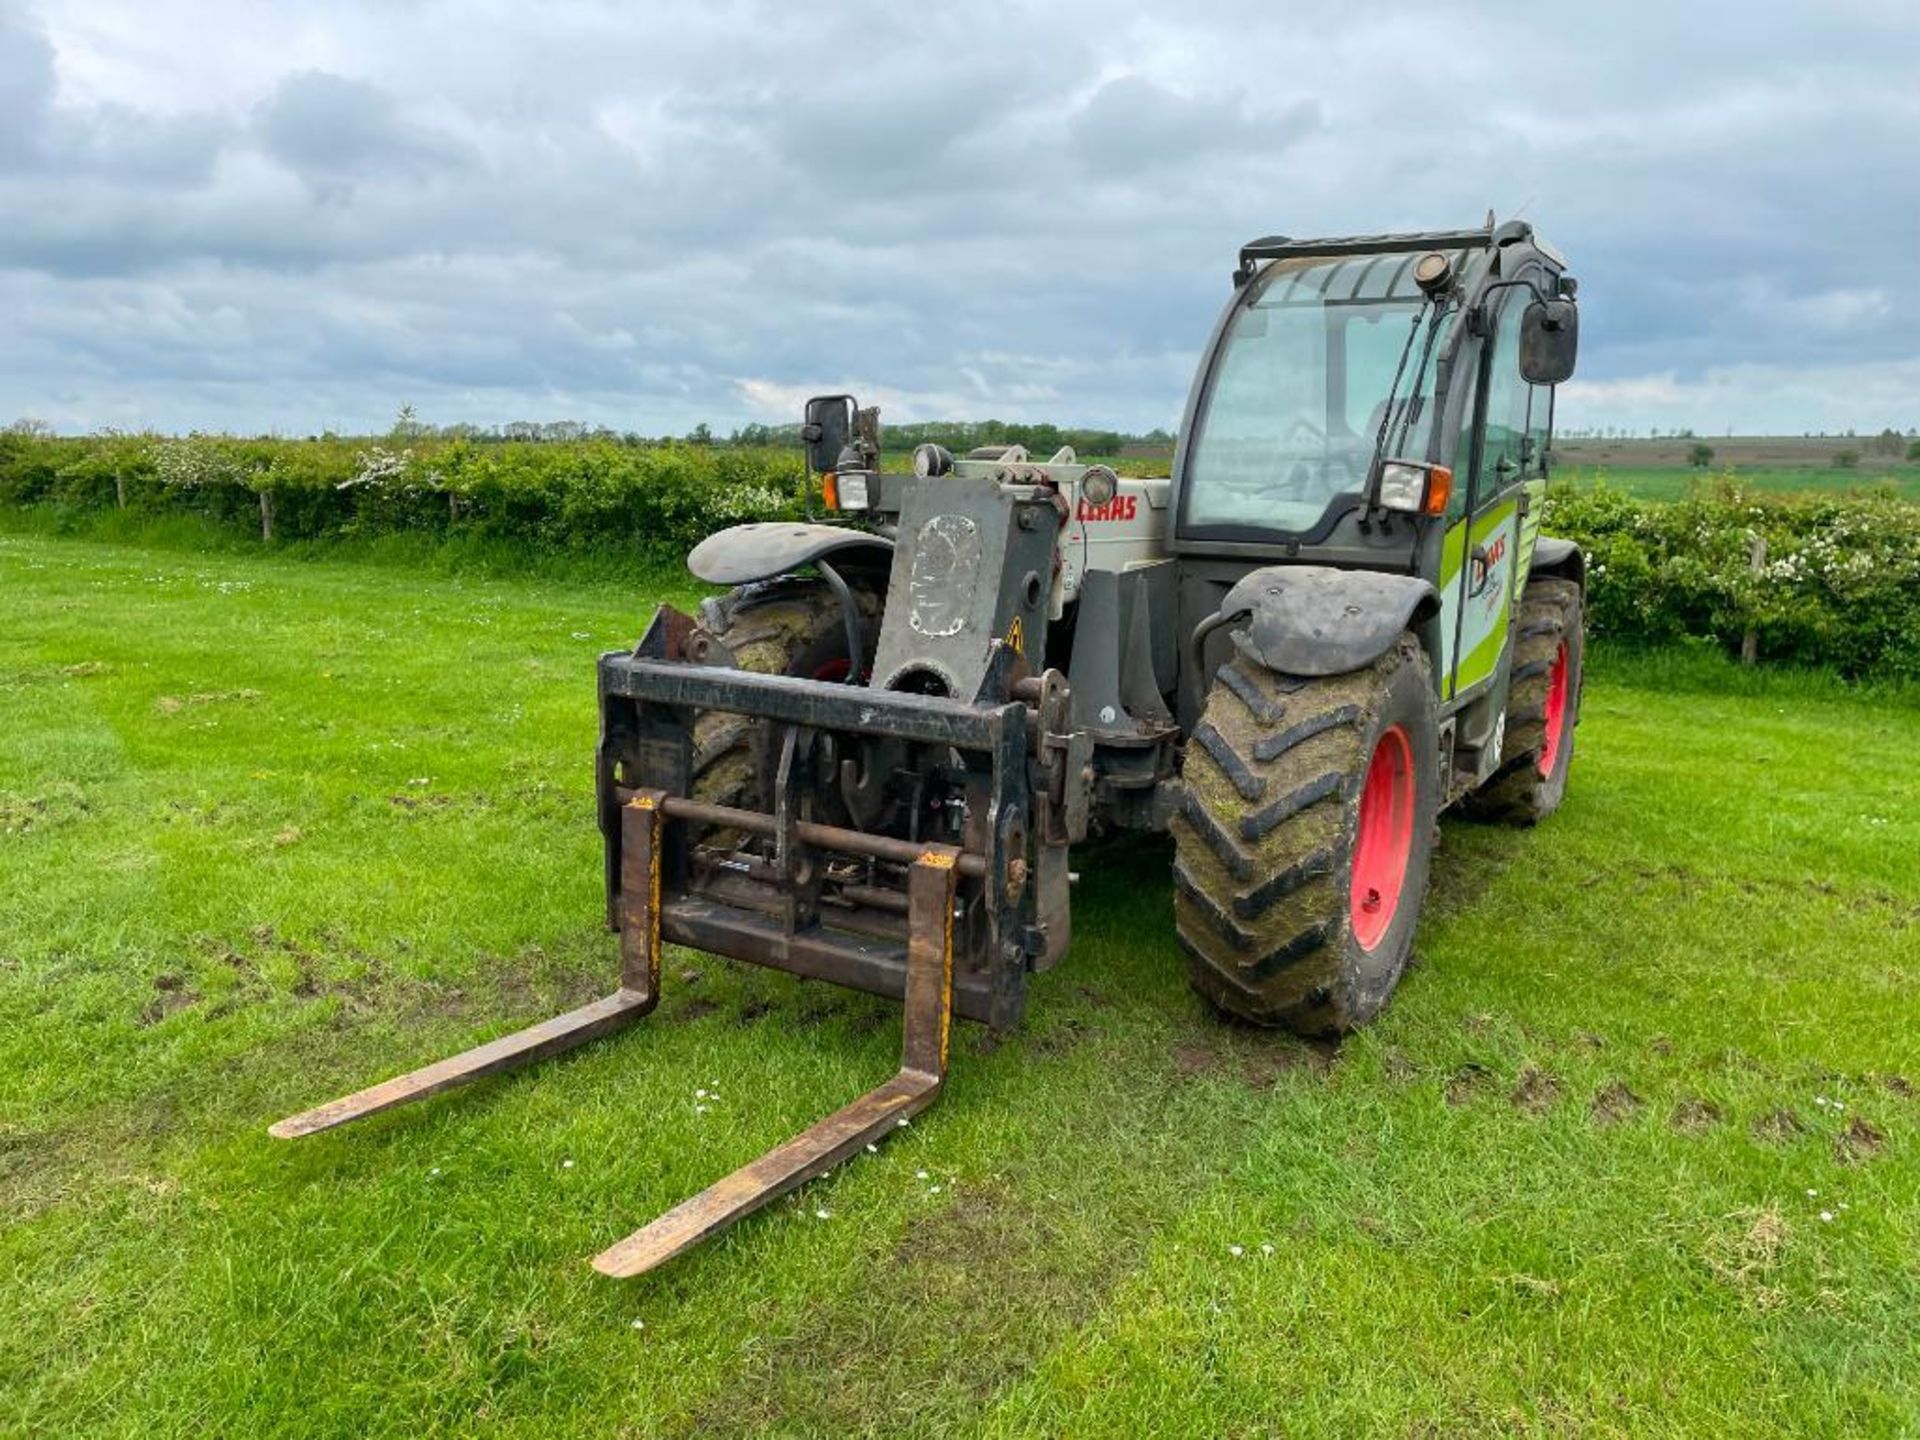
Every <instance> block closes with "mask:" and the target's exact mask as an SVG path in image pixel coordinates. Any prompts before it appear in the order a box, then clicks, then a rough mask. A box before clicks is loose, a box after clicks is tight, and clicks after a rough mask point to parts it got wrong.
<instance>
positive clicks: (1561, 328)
mask: <svg viewBox="0 0 1920 1440" xmlns="http://www.w3.org/2000/svg"><path fill="white" fill-rule="evenodd" d="M1579 349H1580V311H1579V310H1578V309H1577V308H1576V307H1575V305H1574V303H1573V301H1571V300H1535V301H1534V302H1533V303H1532V304H1530V305H1528V306H1527V313H1526V314H1525V315H1523V316H1522V317H1521V320H1520V377H1521V378H1522V379H1523V380H1525V381H1526V382H1527V383H1528V384H1529V385H1558V384H1559V383H1560V382H1561V381H1562V380H1565V379H1568V378H1569V377H1570V376H1571V375H1572V374H1573V362H1574V358H1575V356H1576V354H1577V353H1578V352H1579Z"/></svg>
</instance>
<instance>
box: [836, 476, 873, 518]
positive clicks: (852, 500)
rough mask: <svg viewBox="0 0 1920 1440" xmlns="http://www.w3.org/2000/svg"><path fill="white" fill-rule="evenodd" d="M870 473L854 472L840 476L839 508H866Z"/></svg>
mask: <svg viewBox="0 0 1920 1440" xmlns="http://www.w3.org/2000/svg"><path fill="white" fill-rule="evenodd" d="M872 478H873V477H872V476H871V475H866V474H862V473H858V472H856V473H854V474H852V475H842V476H841V477H840V508H841V509H842V510H864V509H866V508H867V484H868V482H869V481H870V480H872Z"/></svg>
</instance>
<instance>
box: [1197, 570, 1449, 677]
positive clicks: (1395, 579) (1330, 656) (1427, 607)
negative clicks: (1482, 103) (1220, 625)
mask: <svg viewBox="0 0 1920 1440" xmlns="http://www.w3.org/2000/svg"><path fill="white" fill-rule="evenodd" d="M1220 613H1221V614H1222V615H1242V614H1244V615H1246V616H1248V617H1249V623H1248V625H1247V629H1246V641H1245V643H1246V645H1247V646H1248V648H1250V649H1251V650H1252V652H1253V656H1254V658H1255V659H1257V660H1259V661H1260V663H1261V664H1263V665H1265V666H1266V667H1267V668H1268V669H1270V670H1279V671H1283V672H1285V673H1286V674H1289V675H1344V674H1345V673H1347V672H1348V671H1349V670H1358V669H1359V668H1360V667H1361V666H1363V665H1371V664H1372V663H1373V662H1374V661H1375V660H1378V659H1379V658H1380V657H1381V656H1382V655H1384V654H1386V653H1387V649H1388V647H1390V646H1391V645H1392V644H1393V642H1394V641H1396V640H1398V639H1399V638H1400V635H1401V633H1402V632H1403V631H1405V630H1407V629H1409V628H1411V629H1414V630H1415V631H1422V630H1424V629H1426V628H1427V627H1426V625H1425V622H1426V621H1428V620H1430V619H1432V618H1433V617H1434V616H1436V615H1438V614H1439V613H1440V595H1439V592H1438V591H1436V590H1435V589H1434V588H1433V586H1432V585H1430V584H1429V583H1428V582H1427V581H1425V580H1422V579H1419V578H1418V577H1417V576H1413V575H1382V574H1379V573H1378V572H1375V571H1371V570H1334V569H1329V568H1328V567H1326V566H1324V565H1273V566H1269V567H1267V568H1266V569H1264V570H1254V571H1252V572H1250V573H1249V574H1247V575H1244V576H1242V577H1241V579H1240V583H1239V584H1237V585H1235V586H1234V587H1233V589H1231V590H1229V591H1228V592H1227V598H1226V599H1225V600H1223V601H1222V602H1221V604H1220ZM1421 643H1422V644H1425V645H1426V646H1427V649H1428V651H1429V653H1431V652H1432V649H1433V646H1432V643H1431V641H1430V639H1429V637H1428V636H1426V635H1424V634H1422V635H1421Z"/></svg>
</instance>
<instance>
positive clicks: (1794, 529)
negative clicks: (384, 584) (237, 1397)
mask: <svg viewBox="0 0 1920 1440" xmlns="http://www.w3.org/2000/svg"><path fill="white" fill-rule="evenodd" d="M801 483H802V469H801V461H800V456H799V454H798V452H797V451H795V450H792V449H779V448H772V447H747V446H734V445H703V444H681V443H660V444H648V445H634V444H626V443H621V442H619V441H617V440H599V439H588V440H580V441H573V442H522V441H483V440H482V441H476V440H471V439H465V438H460V439H443V438H435V437H416V438H412V439H399V438H393V439H374V440H366V439H336V438H332V437H326V438H321V439H315V440H276V439H255V440H249V439H240V438H235V437H231V436H223V435H189V436H186V437H184V438H177V439H176V438H169V437H164V436H156V435H111V434H109V435H94V436H86V437H53V436H45V435H33V434H22V433H13V432H7V433H0V504H4V505H13V506H34V507H40V508H42V509H45V510H50V511H52V512H53V513H54V514H55V515H56V516H57V517H61V518H63V519H70V520H72V521H73V522H74V523H75V524H78V523H80V522H81V521H82V520H83V519H84V517H85V516H87V515H88V514H89V513H91V512H99V511H104V510H111V509H116V508H118V509H122V510H127V511H130V512H134V513H135V514H152V515H162V514H167V513H183V512H184V513H192V514H198V515H201V516H205V517H208V518H210V519H212V520H213V521H215V522H217V523H219V524H223V525H228V526H231V527H233V528H235V529H236V530H239V529H245V530H246V531H250V532H251V533H254V534H257V535H263V536H265V537H266V538H269V539H272V540H274V541H286V540H325V539H329V538H335V537H338V538H347V537H374V536H381V535H392V534H409V535H425V536H427V537H430V538H453V537H472V538H474V539H478V540H483V541H497V542H504V543H506V544H508V545H511V546H515V547H520V548H523V549H528V550H533V551H557V552H572V553H582V554H595V555H601V556H608V555H621V554H628V555H634V556H636V557H644V558H647V559H654V560H659V559H673V558H677V557H679V556H681V555H684V554H685V553H686V551H687V550H688V549H689V548H691V547H692V546H693V545H695V544H697V543H698V542H699V541H700V540H701V539H703V538H704V537H705V536H707V535H709V534H711V533H712V532H713V531H714V530H716V529H718V528H719V527H721V526H723V525H728V524H733V523H736V522H739V521H743V520H762V519H781V518H789V517H793V516H796V515H798V514H799V513H800V510H801V501H800V496H801ZM1543 523H1544V526H1545V528H1546V529H1547V530H1549V531H1551V532H1552V533H1554V534H1558V535H1565V536H1567V537H1569V538H1571V539H1574V540H1576V541H1578V542H1579V544H1580V545H1581V547H1582V548H1583V549H1584V550H1585V551H1586V553H1587V557H1588V575H1589V595H1588V606H1589V623H1590V626H1591V628H1592V630H1593V632H1594V633H1595V634H1597V635H1602V636H1606V637H1608V638H1611V639H1614V640H1618V641H1622V642H1625V643H1628V644H1645V645H1662V644H1671V643H1675V642H1685V641H1694V642H1708V643H1712V644H1715V645H1719V646H1722V647H1724V648H1726V649H1728V650H1738V649H1739V648H1740V647H1741V644H1742V641H1743V639H1745V638H1746V637H1747V636H1748V635H1749V634H1751V636H1752V638H1753V644H1754V646H1755V649H1756V652H1757V655H1758V657H1759V658H1760V659H1763V660H1768V661H1777V662H1784V663H1790V664H1805V665H1816V666H1822V667H1826V668H1831V669H1837V670H1839V671H1841V672H1842V673H1844V674H1847V675H1852V676H1859V677H1864V676H1869V675H1878V676H1904V677H1920V505H1914V504H1912V503H1910V502H1906V501H1902V500H1900V499H1898V498H1897V497H1896V496H1894V495H1892V494H1891V493H1874V492H1865V493H1854V494H1848V495H1833V494H1808V495H1779V494H1774V493H1762V492H1754V491H1748V490H1745V489H1743V488H1742V487H1741V486H1740V485H1739V484H1738V482H1737V481H1736V480H1735V479H1734V478H1733V477H1732V476H1731V475H1723V476H1720V477H1718V478H1716V479H1714V480H1712V481H1710V482H1706V483H1703V484H1701V485H1699V486H1696V488H1695V489H1694V491H1693V493H1692V494H1691V495H1690V496H1689V497H1688V498H1686V499H1684V500H1679V501H1674V502H1660V501H1650V500H1643V499H1638V498H1635V497H1634V496H1631V495H1628V494H1627V493H1625V492H1624V491H1621V490H1617V489H1612V488H1609V487H1608V486H1607V485H1606V484H1605V482H1604V479H1602V480H1601V481H1600V482H1599V483H1597V484H1595V485H1594V486H1593V487H1592V488H1590V489H1582V490H1578V491H1573V490H1564V489H1556V490H1554V491H1553V492H1552V493H1551V494H1550V495H1549V497H1548V500H1547V504H1546V510H1545V514H1544V520H1543ZM1756 540H1759V541H1763V542H1764V546H1765V549H1764V558H1763V559H1762V560H1761V561H1760V563H1759V564H1758V565H1757V566H1756V565H1755V563H1754V557H1755V553H1756V551H1755V541H1756Z"/></svg>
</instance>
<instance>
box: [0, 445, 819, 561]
mask: <svg viewBox="0 0 1920 1440" xmlns="http://www.w3.org/2000/svg"><path fill="white" fill-rule="evenodd" d="M802 479H803V475H802V468H801V462H800V457H799V455H798V454H797V453H796V452H791V451H782V450H774V449H745V448H738V447H732V446H713V445H672V444H667V445H657V446H633V445H624V444H620V443H618V442H614V441H592V440H590V441H581V442H578V443H569V444H545V443H511V442H508V443H475V442H473V441H467V440H449V441H442V440H426V441H412V442H398V441H366V440H336V439H331V438H329V439H319V440H242V439H235V438H232V437H228V436H214V435H190V436H187V437H186V438H184V439H171V438H165V437H160V436H152V435H125V436H123V435H106V436H89V437H85V438H65V437H62V438H48V437H39V436H27V435H20V434H12V433H9V434H0V504H4V505H14V506H40V507H45V508H48V509H51V510H52V511H53V512H54V513H55V514H56V515H59V516H62V517H66V516H71V517H74V518H75V519H78V518H79V517H80V516H83V515H85V514H87V513H89V512H94V511H99V510H106V509H113V508H116V507H118V508H122V509H125V510H128V511H132V512H136V513H144V514H153V515H160V514H170V513H171V514H179V513H190V514H197V515H202V516H206V517H208V518H210V519H212V520H214V521H216V522H220V523H223V524H231V525H233V526H235V527H244V528H246V529H249V530H251V531H254V532H256V533H270V535H271V538H272V539H274V540H315V539H327V538H345V537H350V536H351V537H364V536H374V535H382V534H393V533H399V532H406V533H414V534H422V533H424V534H427V535H432V536H449V535H453V534H456V533H458V534H461V535H470V536H473V537H476V538H480V539H485V540H496V539H497V540H506V541H511V542H514V543H516V544H520V545H525V546H531V547H534V548H537V549H542V550H562V551H579V552H593V553H606V552H609V551H612V552H622V553H634V554H639V555H644V556H647V557H651V558H658V557H672V556H680V555H684V554H685V553H686V551H687V549H688V548H689V547H690V546H692V545H693V544H695V543H697V542H698V541H699V540H700V539H702V538H703V537H704V536H706V535H707V534H708V533H709V532H711V531H712V530H713V529H715V528H717V527H718V526H721V525H727V524H732V523H734V522H736V521H740V520H749V519H777V518H781V517H783V516H788V515H795V514H798V513H800V508H801V503H800V494H801V484H802Z"/></svg>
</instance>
